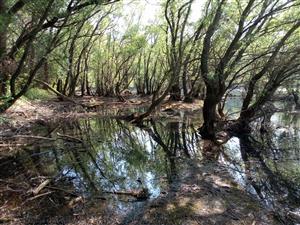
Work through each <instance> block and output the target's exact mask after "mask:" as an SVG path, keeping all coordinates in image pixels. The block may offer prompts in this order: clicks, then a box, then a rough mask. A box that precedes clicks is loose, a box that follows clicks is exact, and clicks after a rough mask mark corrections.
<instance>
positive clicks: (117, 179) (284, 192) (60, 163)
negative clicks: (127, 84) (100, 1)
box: [0, 113, 300, 213]
mask: <svg viewBox="0 0 300 225" xmlns="http://www.w3.org/2000/svg"><path fill="white" fill-rule="evenodd" d="M199 125H200V122H199V121H197V120H195V118H193V117H189V116H187V115H184V114H179V115H177V116H176V117H174V118H173V119H168V120H162V121H156V122H147V123H146V124H145V126H143V127H137V126H134V125H132V124H128V123H125V122H122V121H118V120H114V119H99V118H88V119H78V120H72V121H60V122H53V123H52V122H49V124H47V125H41V126H37V127H35V128H33V129H32V131H31V132H32V135H39V136H44V137H48V138H51V140H44V139H43V140H35V139H33V140H31V139H28V140H27V141H28V144H26V146H24V147H20V148H19V149H18V151H17V153H14V154H13V155H10V156H8V157H7V156H6V157H2V158H1V159H0V179H1V180H2V181H3V180H12V181H13V180H18V181H20V180H23V181H24V182H26V183H31V184H32V183H34V181H33V179H35V178H37V177H45V178H50V179H51V180H52V181H51V186H52V187H53V188H59V189H62V190H64V191H65V193H69V194H70V193H71V194H73V195H75V196H81V195H83V196H84V197H85V198H87V199H95V198H100V199H101V198H103V197H105V198H106V199H108V200H111V202H113V204H115V207H116V208H117V209H118V210H120V211H122V210H125V209H126V207H129V204H142V202H138V203H137V202H136V201H135V200H136V199H135V198H131V197H124V196H121V195H115V194H109V193H106V192H115V191H128V190H140V189H141V188H147V189H148V190H149V192H150V198H156V197H158V196H159V195H160V193H161V192H162V191H164V190H165V189H166V188H167V187H168V186H169V185H170V184H171V183H172V182H173V181H174V180H176V177H178V176H180V171H181V169H182V168H183V167H184V165H185V163H186V162H187V161H188V160H189V159H190V158H197V159H199V160H200V161H201V160H204V159H205V158H206V157H207V154H204V153H203V148H201V147H200V146H201V137H200V135H199V134H198V132H197V128H198V127H199ZM271 127H272V131H271V132H269V133H263V134H261V133H259V132H258V133H256V134H253V136H251V137H249V136H246V137H240V138H236V137H234V138H232V139H231V140H230V141H229V142H228V143H226V144H225V145H224V146H223V147H222V148H220V151H219V152H218V153H217V154H215V156H214V157H210V158H209V160H216V161H218V162H219V163H220V165H221V166H223V167H224V168H226V169H227V170H228V171H229V172H230V174H231V176H232V178H233V179H234V180H235V181H236V182H238V183H239V184H240V185H241V186H242V187H243V188H244V189H245V190H247V191H248V192H249V193H250V194H251V195H253V196H255V197H256V198H257V199H258V200H260V201H262V202H263V204H265V205H266V206H267V207H268V208H271V209H274V210H277V211H278V212H279V213H281V212H285V211H293V212H297V211H299V209H300V141H299V140H300V137H299V135H300V114H297V113H276V114H274V115H273V116H272V117H271ZM60 197H61V196H60ZM5 198H9V196H6V197H5ZM3 200H5V199H3ZM52 200H53V201H54V202H55V201H56V203H57V204H59V203H58V202H59V201H62V200H59V201H58V200H55V199H52ZM45 207H46V206H45Z"/></svg>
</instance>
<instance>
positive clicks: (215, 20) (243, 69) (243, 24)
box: [200, 0, 299, 138]
mask: <svg viewBox="0 0 300 225" xmlns="http://www.w3.org/2000/svg"><path fill="white" fill-rule="evenodd" d="M209 4H210V7H209V8H210V13H209V14H208V16H207V20H208V21H209V23H208V26H207V28H206V34H205V36H204V38H203V40H202V51H201V54H200V61H201V66H200V71H201V75H202V77H203V79H204V82H205V85H206V97H205V100H204V107H203V117H204V124H203V126H202V128H201V134H202V136H203V137H204V138H214V137H215V125H216V122H217V120H218V118H219V115H218V112H217V110H216V109H217V105H218V104H219V103H220V102H221V100H222V98H223V96H224V94H225V93H226V92H227V91H228V89H229V88H230V87H231V85H232V84H233V82H235V81H238V80H241V78H244V77H246V78H249V79H246V80H249V81H248V82H246V89H247V96H246V98H245V100H244V104H243V108H242V113H241V118H240V119H241V120H243V118H245V117H244V116H245V115H246V114H247V117H252V116H253V112H254V111H255V110H256V109H257V108H258V107H259V106H261V105H262V104H264V102H265V101H266V99H267V98H265V97H264V98H261V100H259V101H257V103H256V104H255V105H253V107H251V108H249V109H248V106H249V104H250V102H251V100H252V97H253V90H254V88H255V87H256V84H257V81H259V80H260V79H262V78H266V77H268V76H269V75H270V73H271V72H270V71H273V75H274V74H282V70H284V71H285V70H287V67H288V68H290V66H291V65H293V62H295V60H297V57H295V56H293V53H292V52H290V53H291V54H290V55H289V57H290V58H289V59H290V60H291V61H292V62H291V61H289V63H288V64H291V65H290V66H288V65H287V64H286V63H287V61H286V60H284V61H281V67H280V68H281V69H279V70H276V71H275V70H274V64H275V62H276V60H278V58H279V57H280V56H282V57H285V58H286V57H287V55H286V54H285V55H283V54H282V51H283V49H284V47H285V44H286V43H287V42H288V41H289V40H291V37H292V36H293V34H295V32H296V31H297V29H298V27H299V16H297V15H295V14H294V13H293V15H294V16H295V17H293V18H289V17H288V16H287V15H289V14H290V13H292V12H294V11H295V10H297V9H298V8H299V2H297V1H289V0H286V1H269V0H264V1H256V0H248V1H244V0H240V1H236V2H231V3H230V4H229V3H227V1H226V0H220V1H209ZM233 9H234V10H233ZM216 55H217V57H216ZM294 72H295V71H294ZM294 72H291V71H290V70H289V72H288V74H289V75H293V74H294ZM286 75H287V73H286ZM274 76H275V77H278V76H277V75H274ZM274 76H273V77H272V76H271V78H270V82H269V83H268V84H267V85H268V87H269V86H270V88H268V89H270V90H268V91H266V93H265V94H264V95H265V96H269V94H271V93H273V92H274V90H275V89H276V87H278V85H279V84H280V83H281V82H279V81H278V82H272V81H271V80H273V78H274ZM274 79H275V78H274ZM246 109H247V112H246V111H245V110H246ZM250 111H251V112H250ZM245 113H246V114H245Z"/></svg>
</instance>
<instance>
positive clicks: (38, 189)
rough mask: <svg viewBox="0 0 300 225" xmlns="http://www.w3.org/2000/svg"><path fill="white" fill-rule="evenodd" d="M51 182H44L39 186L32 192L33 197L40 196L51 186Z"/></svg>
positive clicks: (48, 180)
mask: <svg viewBox="0 0 300 225" xmlns="http://www.w3.org/2000/svg"><path fill="white" fill-rule="evenodd" d="M50 182H51V180H50V179H47V180H45V181H43V182H42V183H41V184H40V185H39V186H37V187H36V188H34V189H33V190H32V194H33V195H37V194H39V193H40V191H41V190H43V189H44V188H45V187H46V186H47V185H48V184H50Z"/></svg>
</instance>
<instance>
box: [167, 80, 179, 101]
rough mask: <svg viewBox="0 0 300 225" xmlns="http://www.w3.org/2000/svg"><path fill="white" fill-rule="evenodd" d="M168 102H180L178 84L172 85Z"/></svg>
mask: <svg viewBox="0 0 300 225" xmlns="http://www.w3.org/2000/svg"><path fill="white" fill-rule="evenodd" d="M170 100H171V101H181V89H180V86H179V83H178V82H176V83H175V84H173V85H172V88H171V91H170Z"/></svg>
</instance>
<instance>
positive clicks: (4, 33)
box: [0, 0, 8, 97]
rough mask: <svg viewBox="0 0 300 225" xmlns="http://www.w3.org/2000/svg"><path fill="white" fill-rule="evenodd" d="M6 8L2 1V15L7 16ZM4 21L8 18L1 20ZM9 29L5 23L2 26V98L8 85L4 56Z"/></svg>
mask: <svg viewBox="0 0 300 225" xmlns="http://www.w3.org/2000/svg"><path fill="white" fill-rule="evenodd" d="M5 12H6V6H5V1H3V0H0V15H5ZM1 19H2V20H3V21H4V20H5V19H7V18H1ZM6 42H7V27H6V25H5V23H4V22H2V24H1V25H0V97H2V96H6V93H7V87H6V83H7V80H8V74H7V73H6V72H5V69H4V67H5V65H4V64H5V60H3V56H4V54H5V52H6V45H7V43H6Z"/></svg>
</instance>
